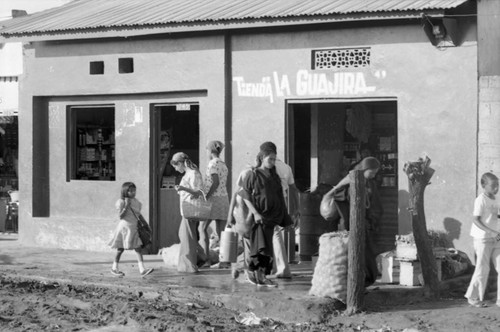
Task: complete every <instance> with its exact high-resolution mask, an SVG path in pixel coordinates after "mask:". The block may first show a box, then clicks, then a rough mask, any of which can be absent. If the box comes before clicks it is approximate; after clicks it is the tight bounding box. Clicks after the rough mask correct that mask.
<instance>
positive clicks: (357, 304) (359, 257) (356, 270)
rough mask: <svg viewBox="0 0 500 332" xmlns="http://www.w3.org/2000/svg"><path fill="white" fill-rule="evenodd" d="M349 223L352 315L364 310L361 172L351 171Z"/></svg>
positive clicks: (349, 279) (362, 182) (363, 239)
mask: <svg viewBox="0 0 500 332" xmlns="http://www.w3.org/2000/svg"><path fill="white" fill-rule="evenodd" d="M349 177H350V199H351V211H350V223H349V228H350V230H349V244H348V249H347V253H348V254H347V255H348V259H347V309H346V314H348V315H352V314H355V313H357V312H360V311H361V310H363V309H364V305H365V303H364V300H365V299H364V292H365V246H366V243H365V237H366V227H365V204H366V202H365V189H366V186H365V178H364V176H363V171H351V172H350V173H349Z"/></svg>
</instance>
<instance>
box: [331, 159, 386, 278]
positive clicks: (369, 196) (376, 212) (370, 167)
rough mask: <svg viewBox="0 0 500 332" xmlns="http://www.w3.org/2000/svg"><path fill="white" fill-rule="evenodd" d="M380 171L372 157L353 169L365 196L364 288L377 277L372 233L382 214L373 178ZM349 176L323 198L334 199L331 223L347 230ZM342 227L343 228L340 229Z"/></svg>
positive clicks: (378, 163)
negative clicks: (360, 174) (361, 181)
mask: <svg viewBox="0 0 500 332" xmlns="http://www.w3.org/2000/svg"><path fill="white" fill-rule="evenodd" d="M379 169H380V162H379V161H378V160H377V159H376V158H374V157H366V158H364V159H363V160H361V161H360V162H359V163H358V164H357V165H356V166H355V167H354V170H355V171H362V172H363V176H364V178H365V185H366V194H365V222H366V229H367V232H366V246H365V260H366V268H365V273H366V278H365V286H369V285H371V284H373V283H374V282H375V280H376V279H377V275H378V270H377V263H376V248H375V245H374V244H373V233H374V231H376V230H377V229H378V224H379V222H380V219H381V218H382V215H383V213H384V210H383V207H382V203H381V201H380V196H379V193H378V189H377V183H376V182H375V176H376V175H377V172H378V171H379ZM349 184H350V178H349V175H347V176H346V177H344V178H343V179H342V180H340V182H339V183H338V184H337V185H336V186H334V187H333V188H332V189H331V190H330V191H329V192H328V193H326V194H325V196H327V195H330V196H333V197H335V206H336V208H337V210H338V212H339V213H338V214H336V216H335V217H334V218H332V219H329V220H328V221H331V222H333V223H335V224H336V226H337V228H338V226H339V224H340V225H341V227H340V228H344V229H345V230H349V221H350V220H349V213H350V211H349V209H350V203H349V200H348V199H349ZM342 225H343V227H342Z"/></svg>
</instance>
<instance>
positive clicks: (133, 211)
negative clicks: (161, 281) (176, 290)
mask: <svg viewBox="0 0 500 332" xmlns="http://www.w3.org/2000/svg"><path fill="white" fill-rule="evenodd" d="M136 190H137V189H136V186H135V184H133V183H132V182H125V183H124V184H123V185H122V191H121V198H120V199H119V200H118V201H117V202H116V205H115V206H116V209H117V210H118V215H119V216H120V222H119V223H118V226H117V227H116V229H115V233H114V235H113V239H112V240H111V241H110V242H109V245H110V246H111V248H116V250H117V251H116V256H115V260H114V262H113V267H112V268H111V274H112V275H114V276H117V277H123V276H125V274H124V273H123V272H121V271H120V270H119V269H118V263H119V262H120V257H121V256H122V254H123V251H124V250H125V249H127V250H130V249H134V250H135V253H136V254H137V262H138V265H139V272H140V273H141V276H142V277H144V276H147V275H148V274H150V273H151V272H153V269H145V268H144V262H143V259H142V253H141V246H142V241H141V239H140V238H139V233H138V232H137V217H136V216H139V214H140V213H141V207H142V204H141V202H139V201H138V200H137V199H136V198H135V194H136Z"/></svg>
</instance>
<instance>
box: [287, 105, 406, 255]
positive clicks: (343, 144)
mask: <svg viewBox="0 0 500 332" xmlns="http://www.w3.org/2000/svg"><path fill="white" fill-rule="evenodd" d="M287 137H288V139H287V146H288V149H287V152H288V153H287V157H288V162H289V163H290V165H291V166H292V167H293V171H294V176H295V182H296V185H297V188H298V189H299V190H300V191H301V192H302V193H305V192H307V191H309V190H310V189H315V188H316V187H317V186H318V185H321V184H327V185H332V186H333V185H335V184H337V183H338V182H339V181H340V180H341V179H342V178H343V177H344V176H345V175H347V174H348V172H349V170H350V169H351V168H352V167H353V165H354V164H355V163H356V162H358V161H359V160H360V159H362V158H363V156H364V155H365V154H370V155H371V156H373V157H376V158H377V159H378V160H379V161H380V163H381V168H380V171H379V172H378V174H377V183H378V187H379V191H380V195H381V200H382V204H383V207H384V216H383V220H382V225H380V231H379V232H378V233H377V234H376V238H375V239H374V240H375V242H376V244H377V250H378V251H379V252H384V251H389V250H392V249H393V248H394V241H395V235H396V234H398V179H397V176H398V134H397V102H396V100H384V101H358V100H352V101H342V102H335V101H321V102H302V101H294V102H293V103H292V102H290V103H289V104H288V105H287ZM317 214H318V215H319V211H318V213H317ZM320 218H321V217H320ZM312 219H314V218H312ZM308 228H309V227H308ZM316 235H318V236H319V235H320V234H316ZM299 236H300V235H299ZM308 236H310V234H308ZM298 242H299V243H300V241H298ZM299 251H300V248H299Z"/></svg>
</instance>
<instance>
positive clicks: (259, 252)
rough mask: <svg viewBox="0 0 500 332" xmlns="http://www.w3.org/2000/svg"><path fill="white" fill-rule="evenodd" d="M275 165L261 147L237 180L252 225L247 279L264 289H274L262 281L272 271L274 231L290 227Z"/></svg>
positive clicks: (272, 154)
mask: <svg viewBox="0 0 500 332" xmlns="http://www.w3.org/2000/svg"><path fill="white" fill-rule="evenodd" d="M275 162H276V152H275V151H273V150H272V149H269V148H267V147H266V146H265V145H264V146H261V148H260V151H259V153H258V154H257V158H256V165H255V167H253V168H252V170H251V172H247V173H246V175H245V177H244V178H242V179H241V190H240V191H239V192H238V195H240V196H241V197H242V198H243V200H244V202H245V204H246V205H247V206H248V209H249V210H250V212H251V213H252V214H253V217H254V221H255V224H254V225H253V227H252V230H251V234H250V252H249V253H248V257H247V266H248V270H247V277H248V280H249V281H250V282H251V283H253V284H256V285H260V286H268V287H275V286H276V284H274V283H273V282H272V281H271V280H269V279H267V278H266V275H269V274H270V273H271V270H272V268H273V241H272V239H273V231H274V227H275V226H276V225H279V226H282V227H286V226H290V225H292V224H293V222H292V219H291V218H290V216H289V215H288V212H287V208H286V204H285V200H284V198H283V189H282V187H281V179H280V177H279V176H278V175H277V174H276V169H275Z"/></svg>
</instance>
